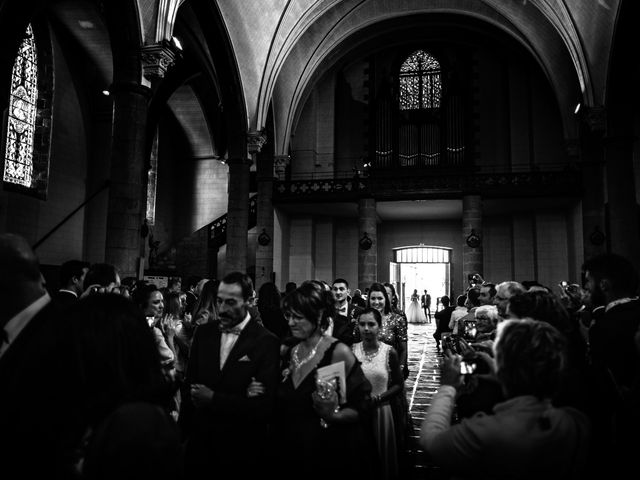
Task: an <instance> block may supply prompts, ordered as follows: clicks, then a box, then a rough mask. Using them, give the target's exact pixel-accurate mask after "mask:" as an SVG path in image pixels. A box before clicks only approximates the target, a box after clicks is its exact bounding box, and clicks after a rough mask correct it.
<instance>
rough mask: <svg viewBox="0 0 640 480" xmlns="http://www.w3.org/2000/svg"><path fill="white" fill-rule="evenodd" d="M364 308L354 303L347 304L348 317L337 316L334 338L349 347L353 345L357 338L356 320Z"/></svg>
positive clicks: (334, 324)
mask: <svg viewBox="0 0 640 480" xmlns="http://www.w3.org/2000/svg"><path fill="white" fill-rule="evenodd" d="M361 311H362V308H360V307H358V306H357V305H354V304H353V303H348V304H347V315H346V316H345V315H340V314H338V315H336V317H335V318H334V319H333V335H332V336H333V337H334V338H337V339H338V340H340V341H341V342H342V343H345V344H347V345H349V346H351V345H353V344H354V342H355V338H356V333H355V331H356V329H357V323H356V318H357V317H358V315H359V313H360V312H361Z"/></svg>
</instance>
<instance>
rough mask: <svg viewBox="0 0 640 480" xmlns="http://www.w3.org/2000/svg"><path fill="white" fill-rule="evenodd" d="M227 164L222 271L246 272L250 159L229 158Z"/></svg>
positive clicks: (225, 272)
mask: <svg viewBox="0 0 640 480" xmlns="http://www.w3.org/2000/svg"><path fill="white" fill-rule="evenodd" d="M227 165H229V206H228V209H227V256H226V262H225V264H226V268H225V271H224V272H223V275H224V274H227V273H229V272H235V271H238V272H246V270H247V246H248V243H247V229H248V226H249V167H250V166H251V160H248V159H246V158H231V159H229V160H228V161H227Z"/></svg>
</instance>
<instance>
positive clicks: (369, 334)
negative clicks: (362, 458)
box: [352, 308, 404, 479]
mask: <svg viewBox="0 0 640 480" xmlns="http://www.w3.org/2000/svg"><path fill="white" fill-rule="evenodd" d="M381 326H382V315H380V312H379V311H378V310H376V309H374V308H367V309H365V310H364V311H363V312H362V313H360V315H359V316H358V329H359V331H360V338H362V341H361V342H359V343H356V344H354V345H353V347H352V348H353V353H354V354H355V356H356V358H357V359H358V360H360V362H361V363H362V370H363V372H364V374H365V376H366V377H367V379H368V380H369V382H370V383H371V387H372V390H371V398H372V404H373V407H374V410H373V431H374V434H375V438H376V442H377V446H378V453H379V455H380V462H381V467H382V472H381V473H382V477H381V478H383V479H395V478H399V474H400V470H399V465H398V432H396V427H395V425H396V424H397V423H401V422H398V421H397V420H396V419H394V417H393V409H392V408H391V403H390V402H394V401H397V397H398V396H400V395H402V394H403V389H404V381H403V379H402V372H401V370H400V361H399V359H398V353H397V352H396V351H395V349H394V348H393V347H391V346H390V345H387V344H386V343H383V342H380V341H379V340H378V334H379V333H380V327H381Z"/></svg>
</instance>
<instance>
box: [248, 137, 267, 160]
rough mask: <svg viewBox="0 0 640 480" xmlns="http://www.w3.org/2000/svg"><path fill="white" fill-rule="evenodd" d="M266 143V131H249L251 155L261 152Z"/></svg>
mask: <svg viewBox="0 0 640 480" xmlns="http://www.w3.org/2000/svg"><path fill="white" fill-rule="evenodd" d="M265 143H267V135H266V133H264V132H262V131H260V132H249V133H247V149H248V150H249V153H250V154H251V155H253V154H255V153H260V150H262V147H263V146H264V144H265Z"/></svg>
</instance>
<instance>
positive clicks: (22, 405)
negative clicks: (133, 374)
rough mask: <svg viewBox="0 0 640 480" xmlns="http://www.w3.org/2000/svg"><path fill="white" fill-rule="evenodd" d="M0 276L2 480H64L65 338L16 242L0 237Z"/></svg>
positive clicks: (27, 255) (33, 262)
mask: <svg viewBox="0 0 640 480" xmlns="http://www.w3.org/2000/svg"><path fill="white" fill-rule="evenodd" d="M0 272H2V274H1V275H0V303H1V304H2V309H0V389H1V391H2V394H0V465H1V466H2V467H1V468H0V471H1V472H2V474H1V476H2V478H3V479H4V478H6V479H13V478H67V477H69V474H70V470H69V463H70V462H69V459H70V458H71V456H72V455H71V452H72V450H73V447H74V446H75V445H74V443H75V440H79V439H71V437H70V436H69V435H68V433H69V432H68V431H67V425H66V421H65V420H66V419H68V416H67V414H66V413H65V411H66V410H65V409H68V408H70V407H68V405H69V403H70V402H67V401H66V400H67V399H68V397H66V396H65V395H68V392H69V391H70V388H69V385H70V383H71V382H70V377H71V375H69V374H67V372H66V371H65V369H68V368H69V364H70V360H69V359H65V355H66V354H67V353H68V351H69V349H68V348H65V342H64V340H65V339H66V338H68V337H69V334H68V332H67V331H66V329H65V322H63V321H62V319H61V315H60V311H59V307H58V305H57V304H56V303H54V302H52V301H51V297H50V296H49V294H48V293H47V290H46V289H45V286H44V279H43V277H42V275H41V273H40V268H39V263H38V259H37V257H36V255H35V253H34V252H33V250H32V249H31V247H30V246H29V244H28V243H27V241H26V240H25V239H24V238H23V237H21V236H18V235H14V234H10V233H5V234H0ZM65 364H66V365H65ZM67 413H68V412H67Z"/></svg>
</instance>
